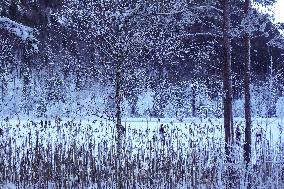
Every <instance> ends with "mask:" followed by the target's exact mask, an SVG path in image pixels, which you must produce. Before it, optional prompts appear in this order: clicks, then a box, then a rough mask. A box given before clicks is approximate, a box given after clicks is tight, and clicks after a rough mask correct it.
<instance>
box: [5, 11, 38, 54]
mask: <svg viewBox="0 0 284 189" xmlns="http://www.w3.org/2000/svg"><path fill="white" fill-rule="evenodd" d="M0 28H3V29H5V30H7V31H8V32H10V33H13V34H14V35H16V36H17V37H19V38H20V39H21V40H22V41H24V42H31V43H32V47H33V49H34V50H36V51H37V49H38V48H37V42H38V41H37V39H36V38H35V36H34V35H35V34H36V33H37V30H36V29H34V28H31V27H28V26H25V25H23V24H20V23H18V22H15V21H13V20H11V19H9V18H7V17H2V16H1V17H0Z"/></svg>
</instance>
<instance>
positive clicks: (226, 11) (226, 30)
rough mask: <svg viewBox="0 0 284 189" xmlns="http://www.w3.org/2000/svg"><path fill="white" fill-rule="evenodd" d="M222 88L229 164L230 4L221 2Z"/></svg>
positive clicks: (230, 111) (230, 92)
mask: <svg viewBox="0 0 284 189" xmlns="http://www.w3.org/2000/svg"><path fill="white" fill-rule="evenodd" d="M222 3H223V5H222V7H223V53H224V54H223V58H224V59H223V61H224V64H223V88H224V129H225V151H226V157H227V161H228V162H231V144H232V142H233V136H234V131H233V116H232V115H233V114H232V75H231V39H230V2H229V0H223V1H222Z"/></svg>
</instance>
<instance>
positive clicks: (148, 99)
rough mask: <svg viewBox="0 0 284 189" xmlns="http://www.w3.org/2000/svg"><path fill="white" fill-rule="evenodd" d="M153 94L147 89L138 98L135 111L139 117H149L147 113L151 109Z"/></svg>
mask: <svg viewBox="0 0 284 189" xmlns="http://www.w3.org/2000/svg"><path fill="white" fill-rule="evenodd" d="M153 96H154V92H153V91H152V90H150V89H148V90H147V91H146V92H144V93H142V94H140V95H139V96H138V101H137V109H138V110H137V111H138V114H139V115H141V116H149V111H150V110H151V109H152V108H153V105H154V103H153V101H154V98H153Z"/></svg>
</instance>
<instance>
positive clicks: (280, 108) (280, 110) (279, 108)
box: [276, 97, 284, 118]
mask: <svg viewBox="0 0 284 189" xmlns="http://www.w3.org/2000/svg"><path fill="white" fill-rule="evenodd" d="M276 116H277V117H279V118H284V97H280V98H279V99H278V100H277V102H276Z"/></svg>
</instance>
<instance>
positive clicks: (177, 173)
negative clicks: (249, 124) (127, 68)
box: [0, 118, 284, 188]
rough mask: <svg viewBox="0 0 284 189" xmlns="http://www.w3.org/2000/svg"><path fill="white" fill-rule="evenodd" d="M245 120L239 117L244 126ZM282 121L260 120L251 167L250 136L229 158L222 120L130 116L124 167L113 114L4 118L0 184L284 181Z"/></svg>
mask: <svg viewBox="0 0 284 189" xmlns="http://www.w3.org/2000/svg"><path fill="white" fill-rule="evenodd" d="M243 123H244V122H243V119H235V125H239V127H240V128H241V130H243ZM161 124H163V125H164V126H165V131H166V132H165V134H164V135H161V134H160V133H159V127H160V125H161ZM283 125H284V122H282V120H280V119H260V118H259V119H255V120H254V122H253V126H254V127H253V145H252V147H253V157H252V159H253V161H252V162H253V163H252V164H251V166H250V167H249V168H248V169H245V166H244V163H243V158H242V154H243V152H242V144H243V135H242V136H241V142H240V143H241V144H240V145H237V144H235V145H234V146H233V149H234V152H233V154H234V155H233V159H234V162H233V163H227V162H226V161H225V159H226V158H225V155H224V140H223V126H222V120H221V119H197V118H195V119H184V121H183V122H178V121H176V120H174V119H162V120H158V119H151V120H150V119H125V120H124V126H125V127H126V133H125V135H124V139H123V154H121V157H122V162H121V164H120V165H121V168H120V169H119V170H120V172H119V173H118V171H117V170H118V165H119V163H118V158H117V156H118V154H117V153H116V139H115V138H116V134H115V128H114V124H113V122H111V121H108V120H103V119H90V120H82V121H78V120H71V119H70V120H68V119H64V121H60V120H56V121H55V120H50V122H49V120H48V121H47V122H46V123H45V120H43V123H42V124H41V120H33V121H30V120H25V121H23V120H5V121H2V122H1V128H3V130H4V136H3V137H2V138H1V140H2V141H1V145H2V146H1V158H3V159H2V160H1V161H2V162H1V164H0V173H1V174H0V181H1V182H0V183H3V186H4V188H5V187H6V188H9V187H10V188H11V187H13V184H14V185H15V187H16V188H116V184H117V183H119V182H120V181H123V182H122V184H123V187H124V188H225V187H226V186H228V184H229V182H230V181H234V186H235V187H236V188H245V186H246V185H247V181H248V178H249V177H250V183H251V185H252V188H284V162H283V161H284V152H283V151H284V142H282V141H284V140H283V137H284V136H282V129H283ZM256 136H257V137H256ZM228 171H231V174H228ZM229 175H231V176H230V179H229ZM11 183H13V184H11Z"/></svg>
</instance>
